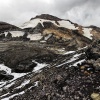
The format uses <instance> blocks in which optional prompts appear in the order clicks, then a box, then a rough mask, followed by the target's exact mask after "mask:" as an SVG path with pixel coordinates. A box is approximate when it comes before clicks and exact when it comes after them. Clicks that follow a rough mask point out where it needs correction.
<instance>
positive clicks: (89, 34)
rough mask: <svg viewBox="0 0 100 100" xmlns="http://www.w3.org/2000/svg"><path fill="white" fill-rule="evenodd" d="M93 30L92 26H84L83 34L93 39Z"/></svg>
mask: <svg viewBox="0 0 100 100" xmlns="http://www.w3.org/2000/svg"><path fill="white" fill-rule="evenodd" d="M91 30H92V29H91V28H83V32H84V34H83V35H84V36H85V37H87V38H89V39H91V40H92V37H93V35H92V34H91Z"/></svg>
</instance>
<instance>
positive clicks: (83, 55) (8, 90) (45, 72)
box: [0, 41, 100, 100]
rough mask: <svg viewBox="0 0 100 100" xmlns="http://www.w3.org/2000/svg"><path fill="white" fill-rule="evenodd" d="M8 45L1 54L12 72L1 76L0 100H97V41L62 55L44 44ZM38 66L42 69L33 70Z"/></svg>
mask: <svg viewBox="0 0 100 100" xmlns="http://www.w3.org/2000/svg"><path fill="white" fill-rule="evenodd" d="M4 44H6V43H4ZM4 44H3V45H4ZM8 44H9V43H8ZM8 44H7V46H8V47H7V46H5V48H4V47H3V48H4V50H3V51H1V53H0V55H1V56H0V57H1V58H0V62H1V64H2V63H4V64H5V65H6V66H8V67H9V68H10V69H11V72H10V73H7V71H5V70H2V71H1V73H0V81H1V82H0V98H1V100H100V95H99V93H100V41H95V42H93V43H92V45H90V46H88V47H85V48H83V49H79V50H77V51H73V52H67V53H63V54H59V53H58V52H57V51H55V52H54V50H51V49H47V48H45V47H47V46H46V44H45V45H43V44H42V45H41V44H40V45H38V46H36V44H34V43H29V42H26V43H23V42H20V43H18V42H14V43H13V44H12V45H11V42H10V44H9V45H8ZM29 44H30V45H29ZM48 47H49V46H48ZM50 48H53V47H52V46H51V45H50ZM38 63H40V64H43V63H45V65H44V66H43V67H41V68H40V69H39V70H35V68H36V66H38ZM38 67H39V66H38ZM12 73H18V74H16V75H20V74H22V73H23V75H22V76H20V77H19V78H14V77H15V76H14V75H15V74H12ZM8 76H9V77H8ZM2 83H3V84H2Z"/></svg>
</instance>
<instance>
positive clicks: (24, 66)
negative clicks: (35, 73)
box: [12, 60, 37, 73]
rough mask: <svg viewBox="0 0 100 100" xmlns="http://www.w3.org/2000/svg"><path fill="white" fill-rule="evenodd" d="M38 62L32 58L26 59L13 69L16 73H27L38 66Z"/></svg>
mask: <svg viewBox="0 0 100 100" xmlns="http://www.w3.org/2000/svg"><path fill="white" fill-rule="evenodd" d="M36 66H37V64H36V63H34V62H32V61H31V60H25V61H22V62H21V63H19V65H18V66H17V67H16V68H14V69H13V70H12V71H13V72H16V73H26V72H31V71H32V70H33V68H34V67H36Z"/></svg>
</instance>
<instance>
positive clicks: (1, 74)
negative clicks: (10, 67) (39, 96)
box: [0, 70, 14, 81]
mask: <svg viewBox="0 0 100 100" xmlns="http://www.w3.org/2000/svg"><path fill="white" fill-rule="evenodd" d="M13 78H14V76H13V75H9V74H7V73H6V72H5V71H3V70H2V71H0V80H6V81H7V80H11V79H13Z"/></svg>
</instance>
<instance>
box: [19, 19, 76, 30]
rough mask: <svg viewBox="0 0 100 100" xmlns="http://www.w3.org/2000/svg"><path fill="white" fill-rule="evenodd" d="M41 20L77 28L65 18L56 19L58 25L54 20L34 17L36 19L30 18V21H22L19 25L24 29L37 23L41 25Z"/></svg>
mask: <svg viewBox="0 0 100 100" xmlns="http://www.w3.org/2000/svg"><path fill="white" fill-rule="evenodd" d="M43 22H52V23H53V24H55V25H57V26H58V27H65V28H69V29H73V30H76V29H78V28H76V27H75V26H74V24H71V23H70V22H69V21H65V20H61V21H58V23H59V24H60V25H58V24H57V23H56V22H55V21H51V20H46V19H40V18H36V19H33V20H30V21H28V22H26V23H24V24H23V25H22V26H21V28H22V29H24V28H34V27H36V26H37V24H38V23H41V25H42V26H43ZM43 27H44V26H43Z"/></svg>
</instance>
